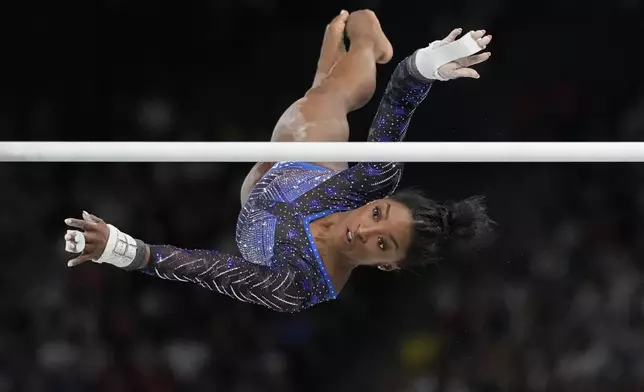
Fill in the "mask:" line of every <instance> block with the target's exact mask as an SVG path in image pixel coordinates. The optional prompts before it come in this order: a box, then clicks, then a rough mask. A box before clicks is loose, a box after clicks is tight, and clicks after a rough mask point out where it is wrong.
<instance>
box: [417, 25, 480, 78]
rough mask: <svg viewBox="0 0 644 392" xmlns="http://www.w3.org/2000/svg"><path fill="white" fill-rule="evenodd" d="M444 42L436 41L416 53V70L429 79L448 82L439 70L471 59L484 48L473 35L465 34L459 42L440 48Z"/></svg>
mask: <svg viewBox="0 0 644 392" xmlns="http://www.w3.org/2000/svg"><path fill="white" fill-rule="evenodd" d="M441 43H442V41H434V42H432V43H431V44H429V46H428V47H426V48H422V49H419V50H418V51H416V56H415V58H416V64H415V65H416V68H417V69H418V72H420V74H421V75H422V76H424V77H425V78H427V79H434V80H441V81H446V80H448V79H447V78H444V77H442V76H441V75H440V74H439V72H438V69H439V68H440V67H442V66H443V65H445V64H447V63H449V62H452V61H455V60H458V59H462V58H465V57H469V56H471V55H473V54H476V53H477V52H480V51H481V50H482V49H483V48H481V47H480V46H479V44H478V43H477V42H476V40H475V39H474V38H473V37H472V34H471V33H468V34H465V35H464V36H462V37H461V38H459V39H458V40H456V41H454V42H451V43H449V44H447V45H442V46H440V45H441Z"/></svg>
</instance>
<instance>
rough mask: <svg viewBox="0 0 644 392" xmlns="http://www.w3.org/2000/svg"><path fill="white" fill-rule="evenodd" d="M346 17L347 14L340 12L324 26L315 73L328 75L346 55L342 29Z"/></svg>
mask: <svg viewBox="0 0 644 392" xmlns="http://www.w3.org/2000/svg"><path fill="white" fill-rule="evenodd" d="M348 17H349V13H348V12H347V11H344V10H342V12H340V14H339V15H338V16H336V17H335V18H333V20H332V21H331V23H329V24H328V25H327V26H326V31H325V32H324V39H323V40H322V49H321V50H320V59H319V60H318V70H317V73H321V74H327V75H328V74H329V72H331V69H332V68H333V66H334V65H335V64H336V63H337V62H338V61H340V60H342V58H343V57H344V56H345V55H346V54H347V48H346V47H345V46H344V28H345V26H346V23H347V18H348Z"/></svg>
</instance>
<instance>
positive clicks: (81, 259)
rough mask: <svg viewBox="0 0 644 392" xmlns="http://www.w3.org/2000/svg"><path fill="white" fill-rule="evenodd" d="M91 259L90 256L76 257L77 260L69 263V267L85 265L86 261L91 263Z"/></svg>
mask: <svg viewBox="0 0 644 392" xmlns="http://www.w3.org/2000/svg"><path fill="white" fill-rule="evenodd" d="M90 257H91V256H90V255H89V254H83V255H80V256H78V257H76V258H75V259H71V260H69V261H68V262H67V266H68V267H76V266H77V265H79V264H83V263H84V262H86V261H90V260H91V258H90Z"/></svg>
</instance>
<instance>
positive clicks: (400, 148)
mask: <svg viewBox="0 0 644 392" xmlns="http://www.w3.org/2000/svg"><path fill="white" fill-rule="evenodd" d="M277 161H304V162H391V161H395V162H644V142H572V143H569V142H521V143H517V142H482V143H480V142H477V143H468V142H402V143H394V142H379V143H376V142H321V143H319V142H310V143H301V142H300V143H298V142H272V143H271V142H0V162H277Z"/></svg>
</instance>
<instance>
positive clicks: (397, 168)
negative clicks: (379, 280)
mask: <svg viewBox="0 0 644 392" xmlns="http://www.w3.org/2000/svg"><path fill="white" fill-rule="evenodd" d="M412 64H413V61H412V58H411V57H408V58H407V59H405V60H404V61H403V62H401V63H400V64H399V65H398V67H397V68H396V70H395V71H394V73H393V75H392V77H391V79H390V81H389V84H388V85H387V89H386V91H385V93H384V96H383V98H382V101H381V103H380V107H379V109H378V112H377V114H376V116H375V118H374V120H373V123H372V125H371V129H370V131H369V138H368V140H369V141H374V142H383V141H386V142H390V141H391V142H395V141H401V140H402V139H403V137H404V136H405V133H406V131H407V127H408V126H409V121H410V119H411V116H412V114H413V112H414V110H415V109H416V107H418V105H419V104H420V103H421V102H422V101H423V99H424V98H425V97H426V96H427V93H428V91H429V89H430V85H431V82H430V81H427V80H424V79H422V77H421V76H419V74H418V73H417V71H416V70H415V68H414V66H413V65H412ZM402 169H403V164H402V163H398V162H389V163H366V162H363V163H358V164H356V165H354V166H352V167H350V168H348V169H345V170H342V171H333V170H330V169H327V168H324V167H320V166H317V165H314V164H310V163H298V162H280V163H277V164H275V165H274V166H273V167H272V168H271V169H270V170H269V171H268V172H267V173H266V174H265V175H264V177H263V178H262V179H261V180H260V181H259V182H258V183H257V185H256V186H255V187H254V188H253V190H252V191H251V194H250V196H249V198H248V200H247V201H246V203H245V204H244V206H243V207H242V210H241V212H240V214H239V219H238V222H237V231H236V240H237V245H238V247H239V251H240V253H241V256H235V255H230V254H224V253H220V252H216V251H210V250H185V249H180V248H177V247H174V246H167V245H150V261H149V263H148V265H147V266H146V267H144V269H143V272H145V273H148V274H151V275H155V276H158V277H160V278H165V279H170V280H178V281H183V282H192V283H197V284H199V285H201V286H203V287H206V288H208V289H210V290H216V291H218V292H219V293H222V294H227V295H229V296H230V297H233V298H235V299H238V300H240V301H244V302H251V303H254V304H259V305H263V306H266V307H268V308H270V309H273V310H276V311H282V312H296V311H299V310H302V309H305V308H307V307H310V306H312V305H315V304H317V303H320V302H323V301H327V300H331V299H334V298H335V297H336V291H335V290H334V288H333V285H332V284H331V280H330V279H329V276H328V275H327V272H326V269H325V267H324V264H323V262H322V259H321V258H320V255H319V253H318V249H317V247H316V245H315V242H314V241H313V237H312V236H311V231H310V223H311V222H312V221H314V220H316V219H319V218H321V217H324V216H326V215H329V214H332V213H334V212H339V211H347V210H351V209H355V208H358V207H360V206H363V205H364V204H366V203H368V202H370V201H372V200H375V199H380V198H383V197H385V196H387V195H389V194H391V193H392V192H393V191H394V190H395V189H396V186H397V185H398V182H399V180H400V176H401V173H402Z"/></svg>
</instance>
